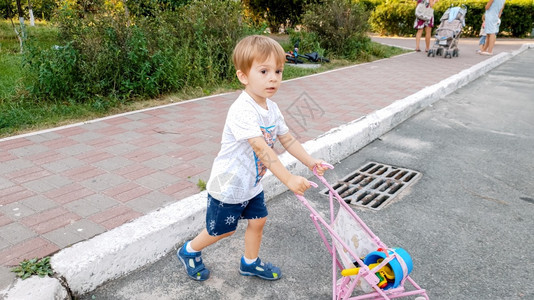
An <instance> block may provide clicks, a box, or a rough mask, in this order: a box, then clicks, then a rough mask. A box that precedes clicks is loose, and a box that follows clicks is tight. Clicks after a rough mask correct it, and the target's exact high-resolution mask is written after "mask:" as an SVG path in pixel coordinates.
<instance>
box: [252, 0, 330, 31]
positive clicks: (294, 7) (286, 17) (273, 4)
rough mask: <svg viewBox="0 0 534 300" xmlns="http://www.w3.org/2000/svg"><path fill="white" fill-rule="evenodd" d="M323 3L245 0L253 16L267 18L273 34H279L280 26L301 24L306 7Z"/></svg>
mask: <svg viewBox="0 0 534 300" xmlns="http://www.w3.org/2000/svg"><path fill="white" fill-rule="evenodd" d="M318 2H322V1H317V0H315V1H314V0H292V1H287V0H267V1H265V0H244V1H243V3H244V4H245V6H246V7H248V8H249V9H250V10H251V11H252V12H253V14H255V15H256V16H259V17H260V18H265V20H266V22H267V24H268V26H269V28H270V30H271V32H272V33H278V31H279V29H280V26H283V27H284V28H286V27H288V28H293V27H295V25H297V24H299V23H300V19H301V16H302V14H303V13H304V12H305V6H306V5H308V4H312V3H318Z"/></svg>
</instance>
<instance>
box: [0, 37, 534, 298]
mask: <svg viewBox="0 0 534 300" xmlns="http://www.w3.org/2000/svg"><path fill="white" fill-rule="evenodd" d="M529 48H534V44H526V45H523V46H522V47H521V48H520V49H519V50H517V51H514V52H512V53H500V54H499V55H496V56H494V57H491V58H489V59H487V60H485V61H483V62H481V63H479V64H477V65H475V66H473V67H471V68H469V69H466V70H463V71H462V72H460V73H458V74H456V75H453V76H451V77H449V78H447V79H445V80H442V81H441V82H439V83H437V84H435V85H432V86H429V87H426V88H424V89H423V90H421V91H419V92H417V93H415V94H413V95H410V96H408V97H406V98H404V99H401V100H398V101H396V102H394V103H392V104H391V105H389V106H387V107H385V108H383V109H381V110H378V111H376V112H373V113H371V114H369V115H367V116H365V117H363V118H360V119H358V120H355V121H352V122H350V123H348V124H345V125H342V126H340V127H337V128H335V129H332V130H330V131H328V132H327V133H325V134H323V135H322V136H320V137H318V138H316V139H315V140H311V141H308V142H306V143H305V144H304V147H305V149H306V150H307V151H308V152H309V153H311V154H312V155H313V156H315V157H321V158H322V159H324V160H326V161H328V162H331V163H334V162H338V161H340V160H342V159H344V158H346V157H347V156H349V155H350V154H352V153H354V152H356V151H358V150H359V149H361V148H363V147H364V146H365V145H367V144H369V143H370V142H371V141H373V140H375V139H376V138H378V137H380V136H381V135H383V134H384V133H386V132H388V131H389V130H391V129H392V128H394V127H395V126H397V125H399V124H400V123H402V122H403V121H405V120H406V119H408V118H410V117H411V116H413V115H414V114H416V113H418V112H419V111H421V110H423V109H424V108H425V107H427V106H429V105H431V104H432V103H434V102H436V101H437V100H439V99H441V98H442V97H444V96H446V95H448V94H450V93H452V92H453V91H455V90H456V89H458V88H460V87H462V86H464V85H466V84H467V83H469V82H471V81H473V80H475V79H477V78H478V77H480V76H482V75H483V74H485V73H487V72H488V71H490V70H491V69H493V68H495V67H497V66H499V65H500V64H502V63H504V62H506V61H507V60H509V59H510V58H512V57H514V56H515V55H518V54H520V53H522V52H523V51H526V50H527V49H529ZM280 159H281V161H282V162H283V163H284V165H285V166H286V167H287V168H288V169H289V170H290V171H291V172H292V173H295V174H300V175H304V176H307V175H309V171H308V170H307V168H306V167H304V166H302V164H299V163H297V160H296V159H294V158H293V157H292V156H290V155H289V154H287V153H284V154H282V155H281V156H280ZM263 186H264V188H265V191H266V194H267V195H269V197H270V198H272V197H275V196H276V195H279V194H281V193H282V192H284V191H286V190H287V188H286V187H285V186H284V185H283V184H282V183H280V182H279V181H278V180H277V179H276V178H275V177H274V176H272V174H270V173H268V174H267V175H266V176H265V178H264V179H263ZM205 199H206V192H202V193H199V194H196V195H193V196H191V197H188V198H186V199H183V200H180V201H178V202H176V203H174V204H172V205H169V206H166V207H164V208H161V209H159V210H157V211H155V212H152V213H150V214H148V215H145V216H143V217H140V218H138V219H136V220H134V221H132V222H130V223H127V224H124V225H122V226H120V227H118V228H115V229H113V230H110V231H108V232H105V233H103V234H101V235H98V236H96V237H94V238H92V239H90V240H87V241H83V242H80V243H77V244H75V245H73V246H72V247H69V248H66V249H63V250H61V251H60V252H58V253H57V254H55V255H54V256H52V258H51V264H52V267H53V269H54V270H55V271H56V272H57V274H58V275H59V276H60V277H62V278H64V279H65V281H66V283H67V284H68V287H69V289H70V291H71V292H72V293H73V294H74V295H81V294H84V293H87V292H89V291H91V290H94V289H95V288H97V287H98V286H99V285H101V284H103V283H105V282H107V281H110V280H113V279H116V278H119V277H121V276H124V275H126V274H128V273H130V272H132V271H134V270H136V269H137V268H139V267H142V266H144V265H146V264H150V263H153V262H155V261H157V260H158V259H160V258H161V257H163V256H164V255H166V254H167V253H169V252H170V251H173V250H174V249H175V247H176V245H178V244H180V243H183V242H184V241H185V240H187V239H188V238H190V237H192V236H194V235H195V234H196V233H197V232H199V231H200V230H201V229H202V228H203V226H204V212H205ZM50 280H54V281H57V283H56V284H53V283H51V282H50ZM27 284H28V280H26V281H22V280H17V281H16V282H15V283H14V284H13V285H12V286H11V288H8V289H7V290H4V291H0V299H1V298H2V296H3V297H6V299H35V298H32V297H31V295H36V294H34V293H33V294H32V291H39V295H40V297H39V298H41V299H65V298H68V295H67V293H64V291H65V289H64V288H50V286H57V284H59V280H57V279H55V278H46V280H45V279H39V280H33V279H32V282H31V285H30V286H32V288H31V289H30V288H29V285H27ZM20 291H26V294H23V293H21V292H20ZM25 295H27V296H25Z"/></svg>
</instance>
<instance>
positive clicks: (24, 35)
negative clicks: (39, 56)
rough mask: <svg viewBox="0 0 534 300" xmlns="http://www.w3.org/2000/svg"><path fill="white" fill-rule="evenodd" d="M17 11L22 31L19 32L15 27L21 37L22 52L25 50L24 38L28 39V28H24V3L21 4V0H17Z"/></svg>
mask: <svg viewBox="0 0 534 300" xmlns="http://www.w3.org/2000/svg"><path fill="white" fill-rule="evenodd" d="M17 11H18V14H19V23H20V33H18V32H17V30H16V29H15V32H16V33H17V36H18V38H19V42H20V52H21V53H22V52H23V51H24V40H25V39H26V30H25V29H24V12H23V11H22V5H21V4H20V0H17Z"/></svg>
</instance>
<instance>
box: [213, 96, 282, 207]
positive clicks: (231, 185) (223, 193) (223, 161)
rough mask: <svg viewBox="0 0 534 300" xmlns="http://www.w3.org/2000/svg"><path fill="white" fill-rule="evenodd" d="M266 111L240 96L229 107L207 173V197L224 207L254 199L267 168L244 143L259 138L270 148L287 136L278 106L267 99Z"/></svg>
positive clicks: (252, 101) (247, 97) (251, 100)
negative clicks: (223, 204) (210, 167)
mask: <svg viewBox="0 0 534 300" xmlns="http://www.w3.org/2000/svg"><path fill="white" fill-rule="evenodd" d="M267 108H268V109H267V110H265V109H264V108H262V107H261V106H259V105H258V104H257V103H256V102H255V101H254V99H252V97H250V96H249V95H248V94H247V93H246V92H244V91H243V92H242V93H241V95H239V97H238V98H237V99H236V101H235V102H234V103H233V104H232V105H231V106H230V109H229V110H228V115H227V116H226V123H225V124H224V131H223V134H222V140H221V150H220V151H219V154H217V157H216V158H215V161H214V162H213V167H212V170H211V175H210V179H209V180H208V184H207V187H206V189H207V191H208V193H209V194H210V195H211V196H212V197H213V198H215V199H217V200H219V201H221V202H224V203H231V204H235V203H242V202H245V201H248V200H250V199H252V198H254V197H255V196H256V195H258V194H259V193H260V192H261V191H262V190H263V187H262V185H261V183H260V180H261V178H262V177H263V175H265V172H266V171H267V168H266V167H265V166H264V164H263V163H262V162H261V161H260V159H259V158H258V157H257V156H256V154H255V153H254V151H253V150H252V147H251V146H250V144H249V142H248V139H250V138H253V137H258V136H263V137H264V138H265V141H266V142H267V145H269V147H271V148H273V147H274V143H275V142H276V138H277V136H279V135H284V134H286V133H287V132H289V128H288V127H287V125H286V123H285V121H284V117H283V116H282V113H281V112H280V109H279V108H278V105H276V103H274V102H273V101H271V100H269V99H267Z"/></svg>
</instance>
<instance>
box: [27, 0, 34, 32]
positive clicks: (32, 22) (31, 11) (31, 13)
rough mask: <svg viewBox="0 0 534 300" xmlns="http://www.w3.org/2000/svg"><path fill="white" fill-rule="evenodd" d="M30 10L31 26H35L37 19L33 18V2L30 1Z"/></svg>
mask: <svg viewBox="0 0 534 300" xmlns="http://www.w3.org/2000/svg"><path fill="white" fill-rule="evenodd" d="M28 10H29V12H30V26H35V18H34V17H33V9H32V2H31V1H30V0H28Z"/></svg>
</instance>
